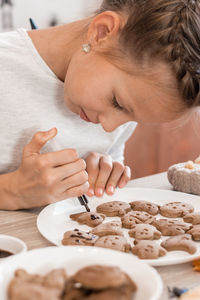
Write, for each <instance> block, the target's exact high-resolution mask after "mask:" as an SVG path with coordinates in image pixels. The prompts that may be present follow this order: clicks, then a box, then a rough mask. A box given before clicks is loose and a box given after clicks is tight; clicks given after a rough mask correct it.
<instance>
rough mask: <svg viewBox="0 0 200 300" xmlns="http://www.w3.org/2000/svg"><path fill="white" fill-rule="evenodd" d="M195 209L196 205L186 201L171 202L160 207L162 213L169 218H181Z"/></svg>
mask: <svg viewBox="0 0 200 300" xmlns="http://www.w3.org/2000/svg"><path fill="white" fill-rule="evenodd" d="M193 211H194V207H193V206H192V205H191V204H189V203H185V202H170V203H167V204H165V205H162V206H161V207H160V214H161V215H162V216H165V217H168V218H181V217H183V216H185V215H186V214H189V213H192V212H193Z"/></svg>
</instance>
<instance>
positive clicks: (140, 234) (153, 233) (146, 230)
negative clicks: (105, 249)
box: [128, 224, 161, 240]
mask: <svg viewBox="0 0 200 300" xmlns="http://www.w3.org/2000/svg"><path fill="white" fill-rule="evenodd" d="M128 234H129V236H130V237H133V238H135V239H138V240H158V239H159V238H160V237H161V233H160V231H158V230H157V229H156V228H155V227H154V226H152V225H150V224H136V225H134V226H133V227H132V229H131V230H130V231H129V232H128Z"/></svg>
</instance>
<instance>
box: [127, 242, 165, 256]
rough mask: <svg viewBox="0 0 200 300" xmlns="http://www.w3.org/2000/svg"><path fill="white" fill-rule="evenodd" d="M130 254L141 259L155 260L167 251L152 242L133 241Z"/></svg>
mask: <svg viewBox="0 0 200 300" xmlns="http://www.w3.org/2000/svg"><path fill="white" fill-rule="evenodd" d="M134 244H135V246H134V247H133V248H132V253H133V254H135V255H137V256H138V257H139V258H141V259H156V258H159V257H161V256H164V255H166V253H167V251H166V250H165V249H164V248H163V247H162V246H160V245H159V244H157V243H156V242H154V241H145V240H139V241H138V240H135V241H134Z"/></svg>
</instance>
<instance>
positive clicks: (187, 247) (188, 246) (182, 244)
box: [161, 234, 197, 254]
mask: <svg viewBox="0 0 200 300" xmlns="http://www.w3.org/2000/svg"><path fill="white" fill-rule="evenodd" d="M161 246H162V247H163V248H165V249H166V250H167V251H175V250H181V251H186V252H188V253H190V254H194V253H195V252H196V251H197V247H196V245H195V243H194V242H193V241H192V238H191V235H190V234H182V235H178V236H173V237H170V238H168V239H166V240H165V241H163V242H162V243H161Z"/></svg>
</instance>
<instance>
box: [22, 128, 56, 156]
mask: <svg viewBox="0 0 200 300" xmlns="http://www.w3.org/2000/svg"><path fill="white" fill-rule="evenodd" d="M56 135H57V129H56V128H52V129H50V130H48V131H38V132H36V133H35V134H34V136H33V137H32V140H31V141H30V142H29V143H28V144H27V145H26V146H25V147H24V156H30V155H32V154H33V153H38V154H39V153H40V150H41V149H42V147H43V146H44V145H45V144H46V143H47V142H48V141H49V140H51V139H53V138H54V137H55V136H56Z"/></svg>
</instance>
